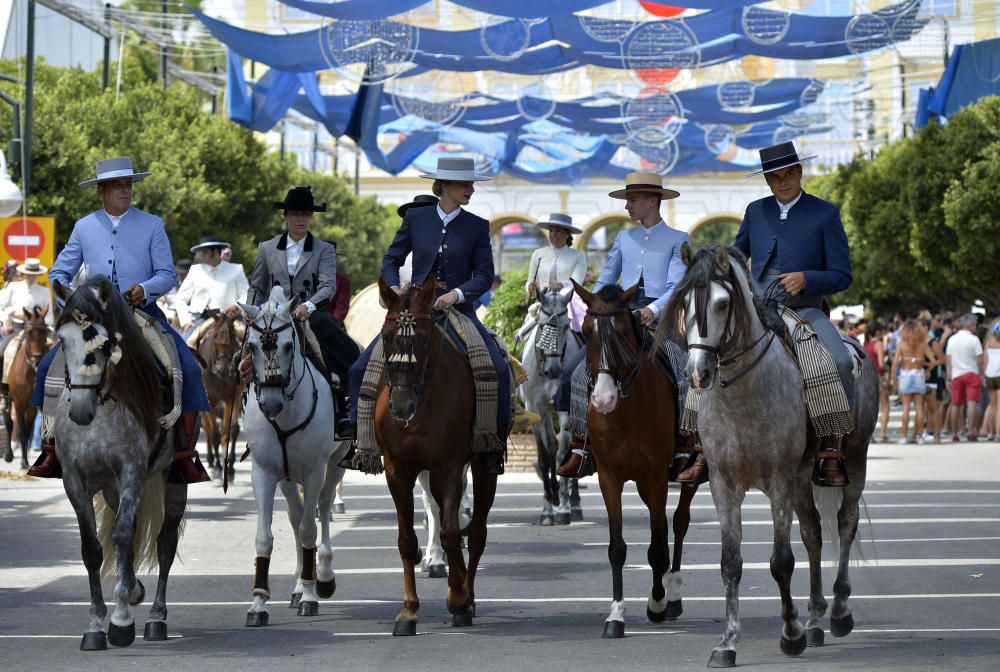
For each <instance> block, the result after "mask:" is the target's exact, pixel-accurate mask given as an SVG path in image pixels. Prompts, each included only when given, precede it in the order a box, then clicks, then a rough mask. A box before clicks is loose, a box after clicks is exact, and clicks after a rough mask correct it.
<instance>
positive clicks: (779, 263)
mask: <svg viewBox="0 0 1000 672" xmlns="http://www.w3.org/2000/svg"><path fill="white" fill-rule="evenodd" d="M813 158H815V157H814V156H809V157H804V158H799V156H798V153H797V152H796V151H795V146H794V145H793V144H792V143H791V142H784V143H781V144H779V145H775V146H773V147H767V148H766V149H762V150H760V160H761V169H760V170H758V171H755V172H753V173H751V174H750V175H761V174H763V175H764V179H765V180H766V181H767V186H768V187H770V189H771V193H772V194H773V195H772V196H768V197H766V198H762V199H760V200H757V201H754V202H753V203H751V204H750V205H749V206H747V210H746V214H745V215H744V217H743V223H742V225H741V226H740V230H739V233H737V234H736V242H735V243H733V244H734V246H735V247H736V248H737V249H738V250H740V251H741V252H742V253H743V254H745V255H746V256H747V257H748V258H750V259H751V261H752V274H753V278H754V282H755V283H756V284H757V291H758V292H759V293H763V292H764V291H765V290H766V289H767V288H768V286H770V285H772V284H777V285H780V288H781V289H782V290H783V291H784V293H786V294H787V295H788V305H789V307H791V308H792V309H794V310H795V312H796V313H798V315H799V316H800V317H801V318H802V319H804V320H808V321H809V324H810V325H812V327H813V329H814V330H815V331H816V334H817V335H818V336H819V339H820V341H821V342H822V343H823V345H825V346H826V348H827V350H829V351H830V354H831V355H832V356H833V359H834V362H835V363H836V365H837V373H838V374H840V379H841V382H842V383H843V385H844V391H845V392H846V394H847V401H848V404H849V405H850V407H851V410H852V411H853V410H854V371H853V369H854V362H853V360H852V356H851V354H850V353H849V352H848V351H847V349H846V348H845V347H844V344H843V342H842V341H841V336H840V332H839V331H837V328H836V327H835V326H833V324H832V323H831V322H830V319H829V317H827V315H826V313H825V312H824V311H823V298H824V296H825V295H827V294H836V293H837V292H842V291H844V290H845V289H847V288H848V287H850V286H851V253H850V250H849V248H848V246H847V235H846V234H845V233H844V225H843V224H842V223H841V221H840V211H839V209H838V208H837V206H835V205H833V204H832V203H828V202H827V201H824V200H823V199H821V198H816V197H815V196H811V195H810V194H807V193H805V192H804V191H802V163H803V162H805V161H808V160H810V159H813ZM776 289H777V287H776ZM820 455H821V459H822V463H821V465H820V473H821V477H822V478H821V482H822V483H823V484H825V485H830V486H835V487H839V486H843V485H846V483H847V476H846V474H845V473H844V465H843V459H842V455H841V453H840V441H839V437H837V438H834V437H827V438H825V439H824V446H823V450H822V451H821V453H820Z"/></svg>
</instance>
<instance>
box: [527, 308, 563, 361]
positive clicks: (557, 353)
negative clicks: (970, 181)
mask: <svg viewBox="0 0 1000 672" xmlns="http://www.w3.org/2000/svg"><path fill="white" fill-rule="evenodd" d="M538 312H539V314H541V315H545V316H546V319H545V320H544V322H543V321H542V320H541V319H539V320H538V326H537V327H536V328H537V329H538V335H539V336H541V334H542V330H543V329H544V328H545V327H549V326H551V327H553V328H554V329H559V325H558V324H555V325H553V324H551V321H552V318H556V320H557V321H558V319H559V318H560V317H561V316H562V313H559V314H556V313H550V312H548V311H547V310H544V309H539V311H538ZM560 336H562V332H561V330H560V333H559V334H558V335H557V336H556V349H555V350H553V351H552V352H549V351H547V350H546V349H545V348H544V347H542V346H541V344H540V341H539V339H538V337H536V338H535V352H536V360H537V362H538V372H539V373H543V372H544V371H545V362H546V361H547V360H549V359H552V358H555V357H558V358H559V362H560V363H563V362H564V360H565V358H566V343H567V342H568V338H566V337H563V338H562V347H561V348H560V347H558V346H559V338H560ZM537 355H541V356H540V357H538V356H537Z"/></svg>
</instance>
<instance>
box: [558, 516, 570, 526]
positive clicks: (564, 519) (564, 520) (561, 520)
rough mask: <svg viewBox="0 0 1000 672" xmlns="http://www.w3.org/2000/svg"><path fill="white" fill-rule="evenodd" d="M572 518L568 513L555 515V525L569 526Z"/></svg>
mask: <svg viewBox="0 0 1000 672" xmlns="http://www.w3.org/2000/svg"><path fill="white" fill-rule="evenodd" d="M572 520H573V517H572V516H571V515H570V514H568V513H557V514H556V525H569V524H570V521H572Z"/></svg>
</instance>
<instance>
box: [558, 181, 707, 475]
mask: <svg viewBox="0 0 1000 672" xmlns="http://www.w3.org/2000/svg"><path fill="white" fill-rule="evenodd" d="M608 195H609V196H611V198H618V199H622V200H624V201H625V210H626V212H628V216H629V219H631V220H632V221H633V222H639V223H640V224H641V226H637V227H635V228H633V229H628V230H622V231H620V232H619V233H618V236H617V237H616V238H615V244H614V246H613V247H612V248H611V251H610V252H608V261H607V263H606V264H605V265H604V270H603V271H601V277H600V278H599V279H598V280H597V284H596V285H595V286H594V290H593V291H594V292H595V293H596V292H597V291H599V290H600V289H601V288H602V287H604V286H605V285H611V284H615V283H617V282H618V281H619V280H620V281H621V285H622V286H623V287H631V286H632V285H634V284H636V283H639V291H638V292H637V293H636V295H635V297H634V299H633V301H632V305H631V308H632V309H633V310H635V311H637V312H638V318H639V321H640V322H641V323H642V325H643V326H644V327H647V328H649V327H652V326H653V325H655V323H656V321H657V320H658V319H659V317H660V313H661V312H662V310H663V308H664V307H665V306H666V304H667V301H669V300H670V295H671V293H672V292H673V290H674V287H675V286H676V285H677V283H678V281H680V279H681V278H682V277H683V276H684V270H685V268H684V264H683V263H681V244H683V243H684V242H690V240H691V239H690V237H689V236H688V234H686V233H684V232H682V231H677V230H676V229H672V228H670V227H669V226H668V225H667V223H666V221H665V220H664V219H663V217H662V216H661V215H660V204H661V203H662V202H663V200H664V199H667V200H669V199H671V198H677V197H678V196H679V195H680V194H678V193H677V192H676V191H674V190H673V189H665V188H664V187H663V177H662V176H661V175H659V174H657V173H629V175H628V176H627V177H626V179H625V188H624V189H619V190H617V191H612V192H611V193H610V194H608ZM586 356H587V351H586V349H581V350H580V351H579V352H578V353H577V355H576V356H575V357H574V358H573V359H571V360H570V361H568V362H566V366H565V368H564V369H563V374H562V377H561V379H560V385H559V392H558V394H557V395H556V399H555V405H556V410H557V411H565V412H569V410H570V408H569V405H570V385H571V382H572V377H573V372H574V371H576V369H577V367H578V366H582V365H583V361H584V359H585V358H586ZM570 446H571V447H572V453H571V454H570V456H569V459H568V460H567V461H566V463H565V464H563V465H562V466H561V467H560V468H559V469H558V471H557V472H556V473H558V474H559V475H560V476H569V477H578V476H587V475H589V474H592V473H594V464H593V460H591V459H589V457H590V454H589V451H587V450H586V449H585V447H584V446H585V441H584V440H583V439H580V438H579V437H575V436H574V437H573V439H572V440H571V442H570Z"/></svg>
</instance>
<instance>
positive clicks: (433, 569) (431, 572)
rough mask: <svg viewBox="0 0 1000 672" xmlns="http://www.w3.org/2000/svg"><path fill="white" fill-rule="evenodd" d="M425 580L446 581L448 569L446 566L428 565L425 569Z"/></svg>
mask: <svg viewBox="0 0 1000 672" xmlns="http://www.w3.org/2000/svg"><path fill="white" fill-rule="evenodd" d="M427 578H429V579H447V578H448V567H447V566H446V565H443V564H442V565H429V566H428V567H427Z"/></svg>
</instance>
